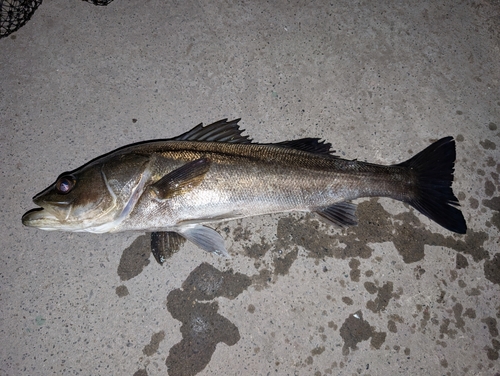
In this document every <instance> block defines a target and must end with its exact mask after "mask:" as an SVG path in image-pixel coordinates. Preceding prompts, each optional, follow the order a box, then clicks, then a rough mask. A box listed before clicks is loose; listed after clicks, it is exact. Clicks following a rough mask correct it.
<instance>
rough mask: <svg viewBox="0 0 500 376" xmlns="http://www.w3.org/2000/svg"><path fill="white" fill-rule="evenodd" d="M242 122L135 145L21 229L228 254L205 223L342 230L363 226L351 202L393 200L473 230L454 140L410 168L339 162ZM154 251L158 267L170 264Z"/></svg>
mask: <svg viewBox="0 0 500 376" xmlns="http://www.w3.org/2000/svg"><path fill="white" fill-rule="evenodd" d="M239 121H240V119H236V120H232V121H228V120H227V119H223V120H220V121H217V122H215V123H213V124H210V125H207V126H204V125H203V123H201V124H199V125H197V126H196V127H194V128H192V129H191V130H189V131H187V132H185V133H183V134H181V135H180V136H177V137H174V138H170V139H159V140H150V141H143V142H139V143H134V144H130V145H127V146H124V147H121V148H119V149H116V150H114V151H111V152H109V153H107V154H105V155H103V156H100V157H98V158H95V159H93V160H91V161H90V162H88V163H86V164H84V165H83V166H82V167H80V168H77V169H76V170H73V171H69V172H64V173H62V174H61V175H59V177H58V178H57V179H56V181H55V182H54V183H53V184H52V185H50V186H49V187H47V188H46V189H45V190H43V191H42V192H40V193H38V194H37V195H35V196H34V197H33V202H34V203H35V204H36V205H37V206H38V207H37V208H35V209H32V210H30V211H28V212H27V213H25V214H24V215H23V217H22V223H23V224H24V225H25V226H28V227H34V228H38V229H41V230H60V231H72V232H91V233H115V232H121V231H143V232H152V233H154V234H157V235H156V236H155V237H154V238H155V239H160V242H161V243H162V244H164V245H167V246H168V247H176V246H177V245H178V244H179V242H180V241H181V240H182V241H183V240H185V239H187V240H189V241H191V242H192V243H194V244H195V245H197V246H198V247H199V248H201V249H203V250H205V251H208V252H211V253H214V254H217V255H221V256H225V257H229V254H228V252H227V249H226V247H225V245H224V240H223V238H222V237H221V235H220V234H219V233H218V232H217V231H215V230H214V229H212V228H211V227H209V226H207V225H209V224H214V223H219V222H222V221H228V220H232V219H237V218H243V217H250V216H257V215H263V214H270V213H282V212H292V211H300V212H313V213H316V214H317V215H319V216H320V217H321V218H323V219H324V220H326V221H327V222H329V223H331V224H333V225H336V226H338V227H341V228H343V227H348V226H354V225H357V223H358V222H357V218H356V213H355V212H356V204H355V203H353V202H352V201H353V200H355V199H357V198H362V197H389V198H392V199H395V200H398V201H402V202H404V203H407V204H409V205H411V206H412V207H413V208H415V209H416V210H417V211H419V212H420V213H422V214H423V215H425V216H427V217H428V218H430V219H431V220H433V221H434V222H436V223H437V224H439V225H441V226H442V227H444V228H445V229H447V230H449V231H451V232H455V233H458V234H465V233H466V231H467V225H466V222H465V219H464V216H463V214H462V212H461V211H460V209H459V207H460V204H459V201H458V199H457V198H456V196H455V195H454V193H453V190H452V183H453V173H454V168H455V167H454V164H455V159H456V150H455V141H454V139H453V137H450V136H448V137H444V138H441V139H440V140H438V141H436V142H434V143H432V144H431V145H429V146H428V147H427V148H425V149H424V150H423V151H421V152H420V153H418V154H416V155H414V156H413V157H412V158H410V159H408V160H406V161H405V162H402V163H398V164H392V165H379V164H373V163H368V162H362V161H358V160H348V159H343V158H340V157H339V156H337V155H335V154H334V153H335V151H333V150H332V145H331V144H330V143H328V142H326V141H324V140H321V139H319V138H300V139H295V140H291V141H283V142H277V143H258V142H254V141H252V140H251V139H250V138H249V136H246V135H243V134H242V133H243V132H244V130H242V129H240V127H239V124H238V123H239ZM160 234H161V236H160ZM153 253H154V254H155V258H156V259H157V261H158V262H159V263H160V264H161V263H163V262H164V261H165V260H164V257H162V256H161V255H160V254H159V252H156V253H155V252H154V251H153Z"/></svg>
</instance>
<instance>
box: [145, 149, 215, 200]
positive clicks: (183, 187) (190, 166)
mask: <svg viewBox="0 0 500 376" xmlns="http://www.w3.org/2000/svg"><path fill="white" fill-rule="evenodd" d="M209 169H210V161H209V160H208V159H207V158H200V159H196V160H194V161H191V162H188V163H186V164H185V165H183V166H181V167H179V168H177V169H175V170H174V171H171V172H169V173H168V174H167V175H165V176H164V177H162V178H161V179H160V180H158V181H157V182H156V183H154V184H153V185H151V188H152V189H153V190H154V192H155V193H156V196H157V197H158V198H159V199H160V200H165V199H167V198H171V197H174V196H177V195H179V194H181V193H184V192H186V191H188V190H190V189H193V188H194V187H196V186H197V185H198V184H200V183H201V182H202V181H203V178H204V177H205V174H206V173H207V172H208V170H209Z"/></svg>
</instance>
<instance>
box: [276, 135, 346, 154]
mask: <svg viewBox="0 0 500 376" xmlns="http://www.w3.org/2000/svg"><path fill="white" fill-rule="evenodd" d="M273 145H276V146H284V147H287V148H291V149H296V150H302V151H307V152H309V153H314V154H323V155H329V156H330V157H336V158H338V157H337V156H335V155H332V153H335V150H332V149H331V148H332V144H330V143H329V142H325V141H324V140H323V141H321V139H320V138H299V139H297V140H290V141H283V142H277V143H275V144H273Z"/></svg>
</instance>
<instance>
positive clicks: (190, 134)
mask: <svg viewBox="0 0 500 376" xmlns="http://www.w3.org/2000/svg"><path fill="white" fill-rule="evenodd" d="M240 120H241V119H235V120H231V121H227V119H222V120H219V121H217V122H215V123H213V124H210V125H207V126H206V127H204V126H203V123H200V124H198V125H197V126H196V127H194V128H193V129H191V130H190V131H187V132H186V133H183V134H181V135H180V136H177V137H175V138H173V139H172V140H176V141H205V142H207V141H208V142H228V143H232V144H250V143H251V142H252V140H251V139H250V138H249V137H248V136H242V135H241V134H242V133H243V132H244V131H245V130H244V129H240V126H239V125H238V122H239V121H240Z"/></svg>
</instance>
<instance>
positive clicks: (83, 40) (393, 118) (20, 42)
mask: <svg viewBox="0 0 500 376" xmlns="http://www.w3.org/2000/svg"><path fill="white" fill-rule="evenodd" d="M499 30H500V3H499V2H498V1H493V0H492V1H488V0H486V1H466V2H462V3H456V2H454V1H446V2H440V3H436V2H430V1H424V2H419V3H418V4H403V3H398V4H396V3H393V2H387V1H377V2H360V3H352V2H343V1H338V2H301V1H294V2H286V3H285V2H264V1H258V2H250V3H241V2H231V1H217V2H210V3H203V2H197V1H185V2H170V1H167V2H164V1H148V2H138V1H124V0H116V1H113V2H112V3H110V4H109V5H108V6H107V7H95V6H93V5H91V4H88V3H85V2H78V1H59V0H55V1H51V2H48V1H47V2H44V3H43V4H42V5H41V6H40V8H39V9H38V10H37V11H36V13H35V14H34V16H33V18H32V19H31V20H30V21H29V22H28V23H27V24H26V25H25V26H24V27H23V28H21V29H20V30H19V31H17V32H16V33H14V34H12V35H11V36H9V37H8V38H5V39H1V40H0V45H1V48H2V51H3V52H4V53H2V54H0V69H1V70H2V73H3V75H2V89H3V90H2V91H1V92H0V118H1V121H2V126H3V128H2V129H3V132H2V135H0V137H1V139H2V148H0V153H1V154H0V155H1V157H2V161H3V164H2V170H1V171H2V180H1V183H2V186H1V187H2V195H0V200H1V204H2V208H3V210H2V211H1V213H0V223H2V224H3V226H2V227H1V230H0V231H1V239H2V250H1V252H2V259H3V261H4V262H3V266H2V267H1V268H0V281H1V297H2V304H1V308H0V336H1V342H2V343H4V344H8V346H1V364H0V374H2V375H3V374H5V375H52V374H54V375H60V374H65V375H66V374H67V375H96V374H98V375H116V374H120V375H140V376H145V375H167V374H168V375H222V374H242V375H268V374H270V375H272V374H276V375H353V374H356V375H358V374H359V375H382V374H383V375H385V374H431V375H462V374H463V375H500V361H499V353H500V337H499V320H500V300H499V298H498V297H499V296H500V252H499V251H500V244H499V239H500V214H499V211H500V198H499V192H500V182H499V176H500V152H499V147H500V146H499V142H500V130H499V129H498V126H499V124H500V70H499V68H498V61H500V32H499ZM237 117H242V119H243V120H242V121H241V125H242V127H243V128H245V129H246V130H247V132H246V133H247V134H249V135H250V136H251V137H252V138H253V139H254V140H256V141H258V142H277V141H283V140H285V139H294V138H301V137H321V138H324V139H326V140H327V141H329V142H331V143H332V144H333V148H334V149H336V150H337V154H339V155H340V156H342V157H344V158H348V159H354V158H357V159H359V160H366V161H370V162H374V163H382V164H392V163H399V162H401V161H403V160H406V159H408V158H409V157H410V156H412V155H414V154H415V153H417V152H418V151H420V150H422V149H423V148H424V147H426V146H427V145H429V144H430V143H431V142H433V141H435V140H437V139H438V138H440V137H444V136H448V135H451V136H453V137H454V138H455V139H456V141H457V161H456V167H455V183H454V185H453V189H454V192H455V194H456V195H457V197H458V199H459V201H460V204H461V209H462V212H463V213H464V216H465V218H466V221H467V224H468V230H467V233H466V234H465V235H457V234H453V233H450V232H448V231H446V230H445V229H442V228H440V227H439V226H438V225H436V224H435V223H433V222H431V221H430V220H428V219H427V218H426V217H424V216H423V215H421V214H420V213H418V212H416V211H415V210H414V209H412V208H410V207H409V206H407V205H405V204H402V203H399V202H395V201H393V200H389V199H377V198H371V199H362V200H357V201H356V203H357V205H358V208H357V217H358V222H359V224H358V226H355V227H350V228H347V229H336V228H333V227H331V226H330V225H328V224H326V223H324V222H323V221H322V220H321V219H320V218H319V217H317V216H315V215H312V214H307V213H293V214H280V215H266V216H261V217H251V218H244V219H240V220H235V221H230V222H223V223H220V224H216V225H214V226H213V227H214V228H215V229H216V230H217V231H218V232H219V233H220V234H221V235H222V236H223V238H224V239H225V242H226V246H227V248H228V251H229V253H230V255H231V258H230V259H224V258H221V257H217V256H214V255H211V254H208V253H206V252H204V251H202V250H200V249H198V248H197V247H196V246H194V245H193V244H192V243H189V242H185V243H184V244H180V245H179V246H178V247H177V248H178V249H177V248H176V249H175V250H174V251H172V252H169V253H165V254H161V257H162V258H163V259H164V262H163V265H159V264H158V263H157V262H156V260H155V258H154V257H153V255H152V253H151V251H152V248H151V244H152V242H151V234H150V233H147V234H143V233H133V232H131V233H123V234H103V235H95V234H84V233H62V232H44V231H39V230H34V229H30V228H24V227H23V226H22V224H21V216H22V214H23V213H24V212H25V211H27V210H29V209H31V208H33V207H34V204H32V203H31V198H32V197H33V196H34V194H36V193H37V192H39V191H40V190H42V189H43V188H45V187H46V186H47V185H49V184H50V183H52V182H53V181H54V180H55V178H56V177H57V176H58V175H59V174H60V173H61V172H63V171H67V170H71V169H74V168H76V167H78V166H80V165H82V164H83V163H85V162H86V161H88V160H90V159H92V158H94V157H97V156H98V155H101V154H104V153H106V152H108V151H110V150H112V149H114V148H116V147H119V146H122V145H125V144H129V143H132V142H137V141H141V140H146V139H154V138H168V137H173V136H175V135H178V134H180V133H183V132H185V131H187V130H188V129H190V128H191V127H193V126H194V125H196V124H198V123H200V122H205V123H210V122H213V121H216V120H219V119H221V118H237ZM155 242H156V243H155ZM159 243H161V239H160V240H158V239H156V240H153V248H154V247H155V244H159Z"/></svg>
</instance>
